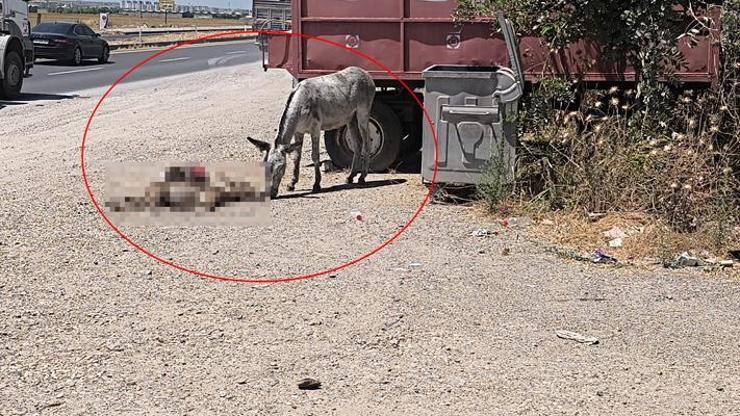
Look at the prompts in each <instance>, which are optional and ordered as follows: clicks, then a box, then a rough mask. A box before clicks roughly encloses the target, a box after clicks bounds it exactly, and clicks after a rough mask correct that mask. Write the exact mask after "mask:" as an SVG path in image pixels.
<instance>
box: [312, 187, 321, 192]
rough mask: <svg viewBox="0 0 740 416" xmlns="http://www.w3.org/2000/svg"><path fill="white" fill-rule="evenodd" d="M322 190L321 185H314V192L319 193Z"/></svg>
mask: <svg viewBox="0 0 740 416" xmlns="http://www.w3.org/2000/svg"><path fill="white" fill-rule="evenodd" d="M319 192H321V185H314V186H313V193H315V194H317V193H319Z"/></svg>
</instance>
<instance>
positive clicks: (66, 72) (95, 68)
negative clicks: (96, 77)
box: [46, 66, 103, 77]
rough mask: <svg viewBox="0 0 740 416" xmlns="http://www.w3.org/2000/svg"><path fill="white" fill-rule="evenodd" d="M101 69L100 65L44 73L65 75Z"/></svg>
mask: <svg viewBox="0 0 740 416" xmlns="http://www.w3.org/2000/svg"><path fill="white" fill-rule="evenodd" d="M100 69H103V67H102V66H96V67H92V68H85V69H75V70H74V71H63V72H52V73H50V74H46V75H48V76H50V77H51V76H54V75H66V74H76V73H78V72H90V71H97V70H100Z"/></svg>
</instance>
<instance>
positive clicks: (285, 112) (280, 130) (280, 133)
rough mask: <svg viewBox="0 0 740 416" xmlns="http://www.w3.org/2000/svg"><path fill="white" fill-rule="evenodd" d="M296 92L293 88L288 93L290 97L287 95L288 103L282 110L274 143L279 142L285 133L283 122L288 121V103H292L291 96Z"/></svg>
mask: <svg viewBox="0 0 740 416" xmlns="http://www.w3.org/2000/svg"><path fill="white" fill-rule="evenodd" d="M297 90H298V88H294V89H293V91H291V92H290V95H288V102H287V103H285V109H284V110H283V115H282V116H281V117H280V126H279V127H278V135H277V140H276V141H280V140H282V139H283V133H284V132H285V122H286V120H287V119H288V110H290V103H291V101H293V96H294V95H295V92H296V91H297ZM276 144H277V143H276Z"/></svg>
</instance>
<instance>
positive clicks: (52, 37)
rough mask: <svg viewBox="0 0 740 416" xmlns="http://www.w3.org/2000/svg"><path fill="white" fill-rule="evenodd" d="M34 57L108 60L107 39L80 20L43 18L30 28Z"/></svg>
mask: <svg viewBox="0 0 740 416" xmlns="http://www.w3.org/2000/svg"><path fill="white" fill-rule="evenodd" d="M31 41H33V50H34V54H35V55H36V58H47V59H56V60H60V61H67V62H70V63H72V64H73V65H79V64H81V63H82V61H83V60H84V59H97V60H98V62H100V63H101V64H103V63H106V62H108V58H109V57H110V47H109V46H108V42H106V41H105V40H104V39H102V38H101V37H100V35H99V34H98V33H95V32H94V31H93V30H92V29H90V27H88V26H87V25H85V24H82V23H69V22H44V23H41V24H39V25H37V26H36V27H34V28H33V29H31Z"/></svg>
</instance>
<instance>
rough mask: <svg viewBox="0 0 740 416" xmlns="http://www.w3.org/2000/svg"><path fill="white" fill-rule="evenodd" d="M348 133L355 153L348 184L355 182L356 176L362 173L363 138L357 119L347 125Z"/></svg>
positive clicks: (354, 118) (353, 118)
mask: <svg viewBox="0 0 740 416" xmlns="http://www.w3.org/2000/svg"><path fill="white" fill-rule="evenodd" d="M347 133H348V135H347V136H348V137H349V145H350V147H351V148H352V151H353V152H354V154H353V156H352V169H350V172H349V177H347V183H352V182H354V181H355V176H356V175H357V173H358V172H359V171H360V167H361V166H360V164H361V157H362V136H361V135H360V130H359V128H358V126H357V117H356V116H353V117H352V121H350V122H349V124H347Z"/></svg>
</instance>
